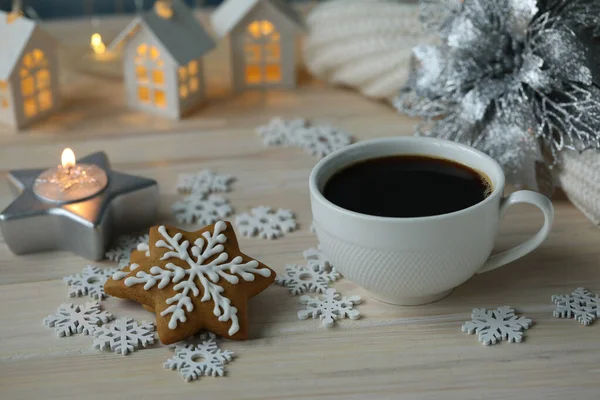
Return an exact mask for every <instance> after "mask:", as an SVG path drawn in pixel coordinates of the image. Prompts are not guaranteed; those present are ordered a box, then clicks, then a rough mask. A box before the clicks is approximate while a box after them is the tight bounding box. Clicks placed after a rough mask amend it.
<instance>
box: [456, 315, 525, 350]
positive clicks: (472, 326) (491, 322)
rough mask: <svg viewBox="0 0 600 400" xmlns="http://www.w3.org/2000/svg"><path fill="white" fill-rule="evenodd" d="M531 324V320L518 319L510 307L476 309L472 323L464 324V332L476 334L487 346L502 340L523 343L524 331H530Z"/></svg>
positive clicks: (472, 316)
mask: <svg viewBox="0 0 600 400" xmlns="http://www.w3.org/2000/svg"><path fill="white" fill-rule="evenodd" d="M531 324H532V321H531V319H529V318H525V317H517V316H516V315H515V310H513V309H512V308H510V307H508V306H505V307H499V308H498V309H496V310H489V311H488V310H486V309H485V308H476V309H474V310H473V313H472V314H471V321H467V322H465V323H464V324H463V326H462V331H463V332H466V333H469V334H473V333H476V334H477V336H478V337H479V340H480V341H481V342H482V343H483V344H484V345H486V346H489V345H493V344H496V343H497V342H498V341H501V340H505V341H508V342H511V343H512V342H516V343H521V341H522V340H523V330H525V329H529V327H530V326H531Z"/></svg>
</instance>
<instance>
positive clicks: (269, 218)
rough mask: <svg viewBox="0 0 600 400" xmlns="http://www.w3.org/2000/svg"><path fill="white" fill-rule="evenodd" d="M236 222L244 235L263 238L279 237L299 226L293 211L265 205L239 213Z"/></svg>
mask: <svg viewBox="0 0 600 400" xmlns="http://www.w3.org/2000/svg"><path fill="white" fill-rule="evenodd" d="M235 224H236V226H237V229H238V230H239V231H240V233H241V234H242V235H244V236H257V235H258V236H259V237H261V238H262V239H277V238H279V237H281V236H283V235H284V234H286V233H289V232H292V231H294V230H295V229H296V228H297V224H296V218H295V217H294V213H293V212H291V211H290V210H284V209H278V210H273V209H272V208H271V207H264V206H261V207H256V208H253V209H252V211H251V212H250V213H244V214H240V215H238V216H237V217H236V218H235Z"/></svg>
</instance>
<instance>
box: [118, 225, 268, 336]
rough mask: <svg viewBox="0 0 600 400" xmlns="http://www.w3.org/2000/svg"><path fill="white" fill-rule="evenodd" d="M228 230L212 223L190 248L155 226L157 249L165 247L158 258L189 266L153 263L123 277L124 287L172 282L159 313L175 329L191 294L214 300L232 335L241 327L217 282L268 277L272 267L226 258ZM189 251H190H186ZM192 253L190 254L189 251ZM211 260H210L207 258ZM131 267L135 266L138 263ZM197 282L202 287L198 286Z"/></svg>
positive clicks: (189, 304) (188, 306) (191, 306)
mask: <svg viewBox="0 0 600 400" xmlns="http://www.w3.org/2000/svg"><path fill="white" fill-rule="evenodd" d="M226 229H227V224H225V222H223V221H219V222H217V223H216V224H215V226H214V230H213V232H212V233H211V232H204V233H203V234H202V237H203V239H202V238H198V239H196V240H195V241H194V243H193V246H192V247H191V248H190V242H189V241H187V240H182V238H183V235H182V234H181V233H177V234H175V235H174V236H170V235H169V233H168V232H167V229H166V228H165V227H164V226H161V227H159V228H158V233H159V234H160V235H161V237H162V239H161V240H159V241H157V242H156V247H157V248H164V249H167V251H166V252H165V253H164V255H163V256H162V257H161V261H166V260H173V259H178V260H180V261H183V263H184V264H185V265H186V266H187V267H189V268H187V269H186V268H183V267H180V266H178V265H175V264H173V263H172V262H168V263H167V264H166V265H165V267H164V268H163V267H160V266H153V267H152V268H150V271H149V273H148V272H146V271H138V272H137V273H136V274H135V276H129V277H128V278H126V279H125V281H124V283H125V286H128V287H131V286H134V285H139V284H143V285H144V289H145V290H150V289H152V288H154V287H157V288H158V289H164V288H165V287H166V286H167V285H169V284H171V283H173V284H175V285H174V286H173V290H175V292H177V293H176V294H175V295H174V296H173V297H170V298H168V299H166V303H167V304H168V305H169V307H168V308H166V309H165V310H164V311H162V312H161V313H160V315H161V316H163V317H165V316H167V315H170V316H171V317H170V320H169V324H168V326H169V329H176V328H177V325H178V324H179V323H180V322H181V323H185V322H186V321H187V317H186V311H187V312H192V311H193V310H194V304H193V302H192V297H199V296H200V295H202V297H201V299H200V301H202V302H206V301H212V302H213V303H214V309H213V313H214V315H215V316H216V317H219V321H221V322H227V321H230V322H231V327H230V328H229V331H228V333H229V335H230V336H232V335H234V334H235V333H237V332H238V331H239V329H240V325H239V321H238V316H237V308H235V307H233V306H232V305H231V300H229V299H228V298H227V297H225V296H223V295H222V293H223V287H222V286H220V285H218V284H217V283H218V282H219V280H220V279H221V278H222V279H224V280H226V281H227V282H229V283H230V284H233V285H235V284H237V283H239V282H240V279H243V280H244V281H245V282H252V281H254V280H255V279H256V276H255V275H260V276H263V277H269V276H271V270H270V269H268V268H260V266H259V263H258V261H256V260H252V261H248V262H244V260H243V258H242V257H241V256H237V257H234V258H233V259H231V260H230V259H229V255H228V254H227V253H226V252H225V247H224V243H225V242H227V237H226V236H225V234H224V233H223V232H225V230H226ZM188 250H189V251H188ZM190 253H191V254H190ZM207 260H211V261H207ZM132 267H134V269H133V270H136V269H138V268H139V267H138V266H132ZM125 276H127V273H126V272H125V271H120V272H117V273H115V274H114V275H113V280H120V279H123V278H125ZM198 284H200V286H201V289H200V288H199V287H198Z"/></svg>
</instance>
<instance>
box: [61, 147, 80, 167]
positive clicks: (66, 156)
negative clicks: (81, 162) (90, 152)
mask: <svg viewBox="0 0 600 400" xmlns="http://www.w3.org/2000/svg"><path fill="white" fill-rule="evenodd" d="M60 163H61V164H62V167H63V168H65V169H70V168H73V167H74V166H75V164H76V161H75V153H73V150H71V149H70V148H68V147H67V148H66V149H64V150H63V152H62V155H61V156H60Z"/></svg>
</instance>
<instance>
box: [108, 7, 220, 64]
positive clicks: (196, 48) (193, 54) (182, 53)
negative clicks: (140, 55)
mask: <svg viewBox="0 0 600 400" xmlns="http://www.w3.org/2000/svg"><path fill="white" fill-rule="evenodd" d="M172 9H173V16H172V17H171V18H169V19H166V18H163V17H161V16H159V15H158V14H156V12H155V11H154V10H149V11H147V12H146V13H144V14H143V15H141V16H139V17H137V18H136V19H134V20H133V21H132V22H131V23H130V24H129V25H128V26H127V28H125V30H123V32H121V33H120V34H119V36H117V37H116V38H115V40H113V42H112V43H111V44H110V46H109V49H110V50H112V49H114V48H116V47H118V46H120V45H121V44H122V43H123V42H125V41H127V40H128V39H129V38H131V37H132V35H130V34H131V33H132V31H134V30H136V29H139V27H140V25H143V26H144V27H146V28H147V29H148V30H150V31H151V32H152V34H153V35H154V36H155V37H156V39H157V40H158V41H159V42H161V43H162V45H163V47H164V49H165V50H166V51H167V52H168V53H169V54H170V55H171V57H173V59H174V60H175V61H176V62H177V63H178V64H179V65H184V64H187V63H188V62H190V61H192V60H195V59H198V58H200V57H201V56H203V55H204V54H206V53H207V52H209V51H210V50H212V49H213V48H214V47H215V42H214V40H213V39H212V38H211V37H210V36H209V35H208V33H206V31H205V30H204V28H203V27H202V24H201V23H200V21H198V20H197V19H196V18H195V17H194V13H193V11H192V10H191V9H189V8H188V7H187V6H186V5H185V4H184V3H183V2H181V1H180V0H174V1H173V3H172Z"/></svg>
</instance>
